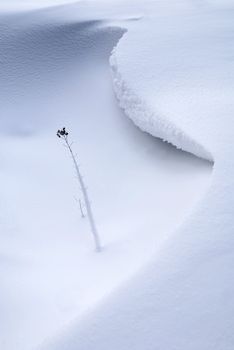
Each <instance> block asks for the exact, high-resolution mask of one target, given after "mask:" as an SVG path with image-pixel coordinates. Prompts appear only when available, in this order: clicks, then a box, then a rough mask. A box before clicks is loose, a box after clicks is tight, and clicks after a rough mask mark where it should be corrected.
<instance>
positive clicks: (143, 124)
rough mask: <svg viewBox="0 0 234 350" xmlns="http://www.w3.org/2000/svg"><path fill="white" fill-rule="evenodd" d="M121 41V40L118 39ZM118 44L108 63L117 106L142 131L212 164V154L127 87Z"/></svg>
mask: <svg viewBox="0 0 234 350" xmlns="http://www.w3.org/2000/svg"><path fill="white" fill-rule="evenodd" d="M120 40H121V39H120ZM117 48H118V44H117V45H116V46H115V48H114V49H113V51H112V54H111V56H110V59H109V62H110V67H111V72H112V78H113V86H114V91H115V94H116V97H117V99H118V101H119V106H120V107H121V108H122V109H123V110H124V112H125V114H126V115H127V116H128V117H129V118H130V119H131V120H132V121H133V122H134V124H135V125H136V126H138V127H139V128H140V129H141V130H142V131H145V132H148V133H149V134H151V135H152V136H155V137H158V138H160V139H162V140H163V141H166V142H169V143H171V144H173V145H174V146H175V147H176V148H178V149H182V150H184V151H186V152H189V153H192V154H194V155H195V156H197V157H199V158H203V159H205V160H208V161H211V162H213V156H212V154H211V153H210V152H209V151H208V150H207V149H205V147H203V146H202V145H200V144H199V143H197V142H196V141H195V140H193V139H192V138H191V137H190V136H188V135H186V133H185V132H184V131H183V130H181V129H180V128H178V127H177V126H176V125H174V124H173V123H172V122H171V121H169V120H167V119H166V118H165V117H162V116H160V115H159V114H157V113H155V111H152V110H151V108H150V107H149V106H147V104H146V103H145V102H144V101H143V100H142V99H141V98H140V97H139V96H137V95H136V94H135V93H134V91H133V90H132V89H131V88H130V87H129V86H128V84H127V82H126V81H125V80H124V79H123V77H122V75H121V72H120V69H119V66H118V61H117V54H116V51H117Z"/></svg>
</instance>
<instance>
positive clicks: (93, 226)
mask: <svg viewBox="0 0 234 350" xmlns="http://www.w3.org/2000/svg"><path fill="white" fill-rule="evenodd" d="M57 136H58V137H59V138H62V139H63V141H64V142H65V146H66V147H67V149H68V151H69V153H70V155H71V158H72V161H73V164H74V166H75V171H76V175H77V179H78V181H79V184H80V187H81V191H82V194H83V197H84V203H85V207H86V212H87V216H88V219H89V223H90V228H91V232H92V235H93V238H94V243H95V249H96V251H97V252H100V251H101V243H100V239H99V235H98V231H97V227H96V223H95V220H94V216H93V212H92V208H91V204H90V200H89V197H88V192H87V189H86V186H85V184H84V180H83V177H82V175H81V173H80V169H79V166H78V163H77V159H76V156H75V155H74V153H73V150H72V147H71V146H72V144H71V143H69V141H68V132H67V130H66V128H65V127H64V128H62V129H61V130H58V131H57Z"/></svg>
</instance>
